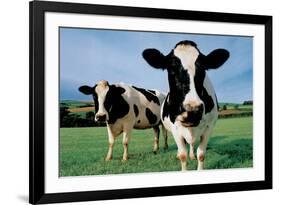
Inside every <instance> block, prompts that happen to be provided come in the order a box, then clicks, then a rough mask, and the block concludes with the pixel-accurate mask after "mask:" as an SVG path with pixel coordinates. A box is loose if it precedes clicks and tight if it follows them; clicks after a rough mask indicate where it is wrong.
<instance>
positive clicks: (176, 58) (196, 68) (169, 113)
mask: <svg viewBox="0 0 281 205" xmlns="http://www.w3.org/2000/svg"><path fill="white" fill-rule="evenodd" d="M143 57H144V59H145V60H146V61H147V62H148V64H149V65H151V66H152V67H154V68H160V69H163V70H167V72H168V81H169V87H170V91H169V94H168V95H167V96H166V99H165V101H164V103H163V105H162V108H161V120H162V121H163V124H164V125H165V127H166V129H167V130H169V131H170V132H171V133H172V134H173V137H174V139H175V142H176V144H177V147H178V153H177V158H178V159H179V160H180V161H181V168H182V170H186V167H187V162H186V161H187V151H186V144H185V143H186V142H187V143H188V144H189V145H190V152H189V156H190V158H191V159H195V155H194V143H195V141H196V139H199V138H200V144H199V146H198V148H197V160H198V170H201V169H203V165H204V158H205V152H206V147H207V143H208V138H209V136H210V135H211V132H212V130H213V128H214V126H215V123H216V121H217V118H218V104H217V98H216V94H215V91H214V88H213V86H212V84H211V81H210V80H209V78H208V76H207V74H206V71H207V70H208V69H215V68H218V67H220V66H221V65H223V64H224V62H225V61H226V60H227V59H228V57H229V52H228V51H227V50H225V49H216V50H214V51H212V52H211V53H210V54H208V55H207V56H206V55H204V54H202V53H201V52H200V51H199V49H198V48H197V45H196V44H195V43H194V42H192V41H181V42H179V43H177V44H176V46H175V47H174V49H173V50H172V51H171V52H170V53H169V54H168V55H166V56H165V55H163V54H162V53H161V52H159V51H158V50H156V49H146V50H144V51H143Z"/></svg>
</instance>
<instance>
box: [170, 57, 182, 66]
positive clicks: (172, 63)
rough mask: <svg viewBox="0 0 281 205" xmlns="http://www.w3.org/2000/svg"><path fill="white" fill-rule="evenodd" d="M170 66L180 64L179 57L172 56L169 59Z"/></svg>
mask: <svg viewBox="0 0 281 205" xmlns="http://www.w3.org/2000/svg"><path fill="white" fill-rule="evenodd" d="M171 66H172V67H177V66H180V61H179V59H177V58H172V59H171Z"/></svg>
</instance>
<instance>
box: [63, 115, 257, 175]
mask: <svg viewBox="0 0 281 205" xmlns="http://www.w3.org/2000/svg"><path fill="white" fill-rule="evenodd" d="M252 123H253V119H252V117H240V118H229V119H219V120H218V122H217V125H216V127H215V130H214V133H213V135H212V137H211V138H210V141H209V144H208V150H207V155H206V160H205V162H206V163H205V165H206V166H205V168H206V169H225V168H244V167H252V166H253V149H252V143H253V139H252V126H253V125H252ZM161 134H162V133H161ZM152 144H153V131H152V129H148V130H133V134H132V139H131V142H130V144H129V160H128V161H127V162H125V163H124V162H121V159H122V154H123V147H122V137H121V136H119V138H118V140H117V142H116V143H115V146H114V152H113V160H112V161H109V162H105V161H104V158H105V156H106V153H107V148H108V145H107V132H106V128H105V127H93V128H60V175H61V176H82V175H83V176H84V175H103V174H120V173H140V172H160V171H178V170H180V163H179V161H178V160H176V152H177V147H176V144H175V143H174V139H173V137H172V136H171V135H169V149H168V150H167V151H164V150H163V138H162V136H160V151H159V153H158V154H156V155H154V154H153V153H152ZM196 165H197V161H189V165H188V169H191V170H194V169H196Z"/></svg>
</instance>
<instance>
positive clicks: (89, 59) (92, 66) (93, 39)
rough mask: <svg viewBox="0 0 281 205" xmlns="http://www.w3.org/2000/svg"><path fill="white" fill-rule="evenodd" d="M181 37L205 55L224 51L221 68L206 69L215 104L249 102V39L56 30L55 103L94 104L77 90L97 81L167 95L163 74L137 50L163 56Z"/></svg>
mask: <svg viewBox="0 0 281 205" xmlns="http://www.w3.org/2000/svg"><path fill="white" fill-rule="evenodd" d="M186 39H188V40H191V41H194V42H195V43H196V44H197V46H198V48H199V50H200V51H201V52H202V53H203V54H205V55H206V54H208V53H210V52H211V51H212V50H214V49H217V48H225V49H227V50H229V52H230V58H229V59H228V60H227V62H226V63H225V64H224V65H222V66H221V67H220V68H219V69H216V70H209V71H207V75H208V76H209V78H210V79H211V82H212V84H213V86H214V88H215V91H216V95H217V98H218V101H219V102H221V103H240V104H241V103H243V102H244V101H248V100H252V99H253V96H252V95H253V88H252V87H253V39H252V37H244V36H243V37H242V36H225V35H207V34H179V33H163V32H161V33H160V32H143V31H120V30H118V31H115V30H102V29H84V28H83V29H79V28H60V100H61V101H62V100H77V101H83V100H84V101H85V100H88V101H89V100H93V99H92V97H91V96H86V95H83V94H82V93H80V92H79V91H78V87H80V86H81V85H90V86H93V85H94V84H95V83H96V82H97V81H99V80H101V79H105V80H108V81H109V83H110V84H113V83H119V82H124V83H126V84H132V85H135V86H138V87H143V88H146V89H157V90H159V91H161V92H164V93H167V92H168V88H169V85H168V77H167V73H166V72H165V71H160V70H156V69H152V67H150V66H149V65H148V63H146V61H145V60H144V59H143V58H142V51H143V50H144V49H146V48H156V49H158V50H159V51H161V52H162V53H163V54H164V55H166V54H168V53H169V52H170V51H171V49H172V48H173V47H174V46H175V45H176V43H177V42H179V41H181V40H186ZM143 79H145V80H143Z"/></svg>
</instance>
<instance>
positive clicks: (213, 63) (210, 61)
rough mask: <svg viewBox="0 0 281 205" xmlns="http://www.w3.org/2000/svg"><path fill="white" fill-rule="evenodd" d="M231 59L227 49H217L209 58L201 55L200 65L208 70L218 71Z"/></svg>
mask: <svg viewBox="0 0 281 205" xmlns="http://www.w3.org/2000/svg"><path fill="white" fill-rule="evenodd" d="M228 58H229V52H228V51H227V50H225V49H216V50H213V51H212V52H211V53H209V54H208V55H207V56H204V55H202V54H201V55H200V61H201V62H200V63H201V65H203V66H204V67H205V68H206V69H216V68H218V67H220V66H222V65H223V64H224V63H225V61H226V60H227V59H228Z"/></svg>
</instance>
